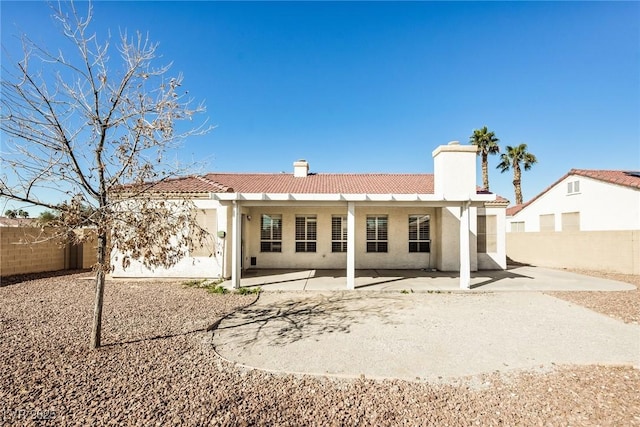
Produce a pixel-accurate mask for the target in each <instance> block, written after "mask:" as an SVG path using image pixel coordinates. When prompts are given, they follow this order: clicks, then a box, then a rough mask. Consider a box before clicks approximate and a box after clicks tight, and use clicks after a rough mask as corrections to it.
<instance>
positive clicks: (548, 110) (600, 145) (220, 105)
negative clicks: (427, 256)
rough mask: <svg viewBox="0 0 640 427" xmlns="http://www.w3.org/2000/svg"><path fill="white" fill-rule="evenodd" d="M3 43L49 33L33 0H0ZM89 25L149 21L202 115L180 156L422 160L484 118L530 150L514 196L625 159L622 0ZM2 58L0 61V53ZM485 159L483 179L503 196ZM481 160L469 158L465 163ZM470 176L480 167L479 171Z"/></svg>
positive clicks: (274, 12) (383, 5)
mask: <svg viewBox="0 0 640 427" xmlns="http://www.w3.org/2000/svg"><path fill="white" fill-rule="evenodd" d="M0 7H1V14H2V22H1V24H2V44H3V46H5V48H7V49H9V51H13V50H15V48H16V42H15V39H14V38H12V37H11V35H12V34H17V33H18V32H21V31H22V32H26V33H27V34H29V35H30V36H31V37H32V38H33V39H35V40H36V41H43V42H45V44H47V45H48V46H49V47H55V42H56V41H55V40H56V38H55V36H54V34H55V27H54V26H53V24H52V21H51V19H50V15H51V13H50V10H49V8H48V6H47V5H46V3H44V2H40V1H37V2H8V1H2V2H1V6H0ZM94 9H95V10H94V12H95V14H94V30H95V31H96V32H97V34H98V36H99V37H104V36H105V35H106V32H107V30H108V29H111V31H112V33H113V34H114V35H117V34H118V31H119V30H120V29H127V30H129V31H130V32H131V31H134V30H141V31H144V32H148V33H149V36H150V38H151V39H152V40H154V41H157V42H159V43H160V47H159V52H160V53H161V54H162V56H163V58H162V60H161V61H162V62H168V61H173V63H174V65H173V68H172V72H174V73H178V72H182V73H183V74H184V78H185V80H184V83H185V84H184V86H185V88H186V89H188V90H189V92H190V94H192V95H193V96H194V97H195V98H196V99H198V100H204V101H205V103H206V105H207V115H208V117H209V119H210V122H211V123H213V124H215V125H217V128H216V129H215V130H214V131H212V132H211V133H210V134H208V135H207V136H204V137H197V138H193V139H191V140H188V141H186V144H185V146H184V148H183V149H182V152H181V157H182V158H183V159H184V160H186V161H189V160H190V159H192V158H193V159H202V158H208V159H209V163H208V167H207V169H208V170H210V171H217V172H235V171H258V172H263V171H264V172H280V171H287V172H291V171H292V162H293V161H294V160H296V159H300V158H304V159H307V160H308V161H309V162H310V165H311V170H312V171H313V172H410V173H413V172H419V173H422V172H424V173H430V172H432V171H433V161H432V158H431V152H432V151H433V149H434V148H435V147H436V146H438V145H440V144H445V143H447V142H448V141H450V140H459V141H461V142H463V143H468V141H469V136H470V135H471V133H472V131H473V129H475V128H479V127H482V126H483V125H487V126H488V127H489V128H490V129H491V130H493V131H494V132H495V133H496V135H497V136H498V137H499V138H500V141H501V142H500V144H501V146H503V147H504V146H505V145H517V144H520V143H522V142H525V143H527V144H528V145H529V150H530V151H531V152H533V153H534V154H535V155H536V156H537V157H538V159H539V164H537V165H535V166H534V168H533V169H532V170H531V171H529V172H526V173H525V174H524V175H523V191H524V198H525V200H528V199H530V198H531V197H533V196H535V195H536V194H537V193H539V192H540V191H542V190H543V189H544V188H546V187H547V186H548V185H549V184H551V183H552V182H554V181H555V180H556V179H558V178H560V177H561V176H562V175H563V174H565V173H566V172H567V171H569V169H571V168H586V169H625V170H639V169H640V3H637V2H487V3H485V2H395V3H387V2H314V3H310V2H293V3H289V2H260V3H244V2H243V3H233V2H204V1H200V2H151V1H149V2H96V3H95V4H94ZM5 65H6V64H5ZM498 161H499V160H498V157H497V156H494V157H492V158H491V159H490V182H491V190H492V191H494V192H496V193H498V194H501V195H503V196H505V197H507V198H508V199H510V200H511V201H512V202H513V200H514V196H513V186H512V184H511V180H512V175H511V173H510V172H508V173H505V174H500V172H499V171H498V170H497V169H495V166H496V165H497V163H498ZM479 170H480V167H479V161H478V171H479ZM478 183H481V179H480V176H479V177H478Z"/></svg>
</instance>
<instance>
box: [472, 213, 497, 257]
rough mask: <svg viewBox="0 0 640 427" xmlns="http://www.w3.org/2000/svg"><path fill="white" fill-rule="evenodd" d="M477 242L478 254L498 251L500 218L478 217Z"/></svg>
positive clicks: (490, 216)
mask: <svg viewBox="0 0 640 427" xmlns="http://www.w3.org/2000/svg"><path fill="white" fill-rule="evenodd" d="M476 242H477V245H476V249H477V251H478V253H490V252H496V251H497V250H498V218H497V217H496V216H495V215H478V235H477V240H476Z"/></svg>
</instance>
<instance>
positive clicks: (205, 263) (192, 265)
mask: <svg viewBox="0 0 640 427" xmlns="http://www.w3.org/2000/svg"><path fill="white" fill-rule="evenodd" d="M194 204H195V205H196V207H197V208H198V209H211V210H216V215H217V229H223V228H222V227H226V223H227V219H226V208H221V206H220V203H219V202H218V201H215V200H208V199H195V200H194ZM209 232H210V233H211V234H212V238H211V242H210V244H211V245H212V247H211V248H210V249H211V252H212V255H211V256H198V257H191V256H189V257H186V258H184V259H182V260H180V261H179V262H178V263H177V264H176V265H174V266H173V267H171V268H168V269H167V268H163V267H157V268H154V269H148V268H146V267H145V266H144V265H143V264H142V263H141V262H140V261H136V260H132V262H131V265H130V266H129V267H127V268H126V269H124V268H122V262H121V261H120V260H121V259H122V255H121V254H119V253H117V252H115V251H114V253H113V254H112V260H113V261H112V263H113V265H114V270H113V272H112V273H111V275H112V276H113V277H116V278H117V277H171V278H179V277H180V278H181V277H198V278H217V277H220V276H221V274H222V273H223V271H222V265H223V257H224V255H223V253H224V251H223V249H224V248H223V244H224V242H223V239H219V238H218V237H217V230H209ZM116 259H117V260H116Z"/></svg>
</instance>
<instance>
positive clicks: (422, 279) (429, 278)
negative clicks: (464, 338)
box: [223, 266, 635, 292]
mask: <svg viewBox="0 0 640 427" xmlns="http://www.w3.org/2000/svg"><path fill="white" fill-rule="evenodd" d="M456 274H457V273H455V272H454V273H450V272H439V271H429V270H373V269H369V270H356V281H355V287H356V290H371V291H402V290H405V291H409V292H433V291H450V292H455V291H463V292H469V290H461V289H460V287H459V279H458V276H457V275H456ZM346 283H347V281H346V277H345V271H344V270H314V269H308V270H275V269H274V270H271V269H258V270H248V271H245V272H244V273H243V277H242V279H241V286H242V287H257V286H259V287H261V288H262V290H264V291H342V290H345V289H346V287H347V285H346ZM223 286H227V287H229V286H230V282H228V281H227V282H224V283H223ZM633 289H635V288H634V286H633V285H631V284H628V283H623V282H617V281H613V280H606V279H600V278H596V277H591V276H584V275H580V274H575V273H571V272H567V271H562V270H554V269H546V268H541V267H529V266H524V267H514V268H510V269H508V270H496V271H478V272H474V273H472V274H471V290H470V291H475V292H478V291H481V292H484V291H624V290H633Z"/></svg>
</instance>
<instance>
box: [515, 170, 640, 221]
mask: <svg viewBox="0 0 640 427" xmlns="http://www.w3.org/2000/svg"><path fill="white" fill-rule="evenodd" d="M578 230H582V231H605V230H640V172H638V171H635V172H633V171H632V172H630V171H620V170H585V169H571V170H570V171H569V172H568V173H567V174H565V175H564V176H563V177H562V178H560V179H559V180H557V181H556V182H555V183H553V184H552V185H551V186H550V187H548V188H547V189H546V190H544V191H543V192H542V193H540V194H538V195H537V196H535V197H534V198H533V199H531V200H530V201H528V202H526V203H523V204H521V205H516V206H513V207H510V208H508V209H507V232H536V231H578Z"/></svg>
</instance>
